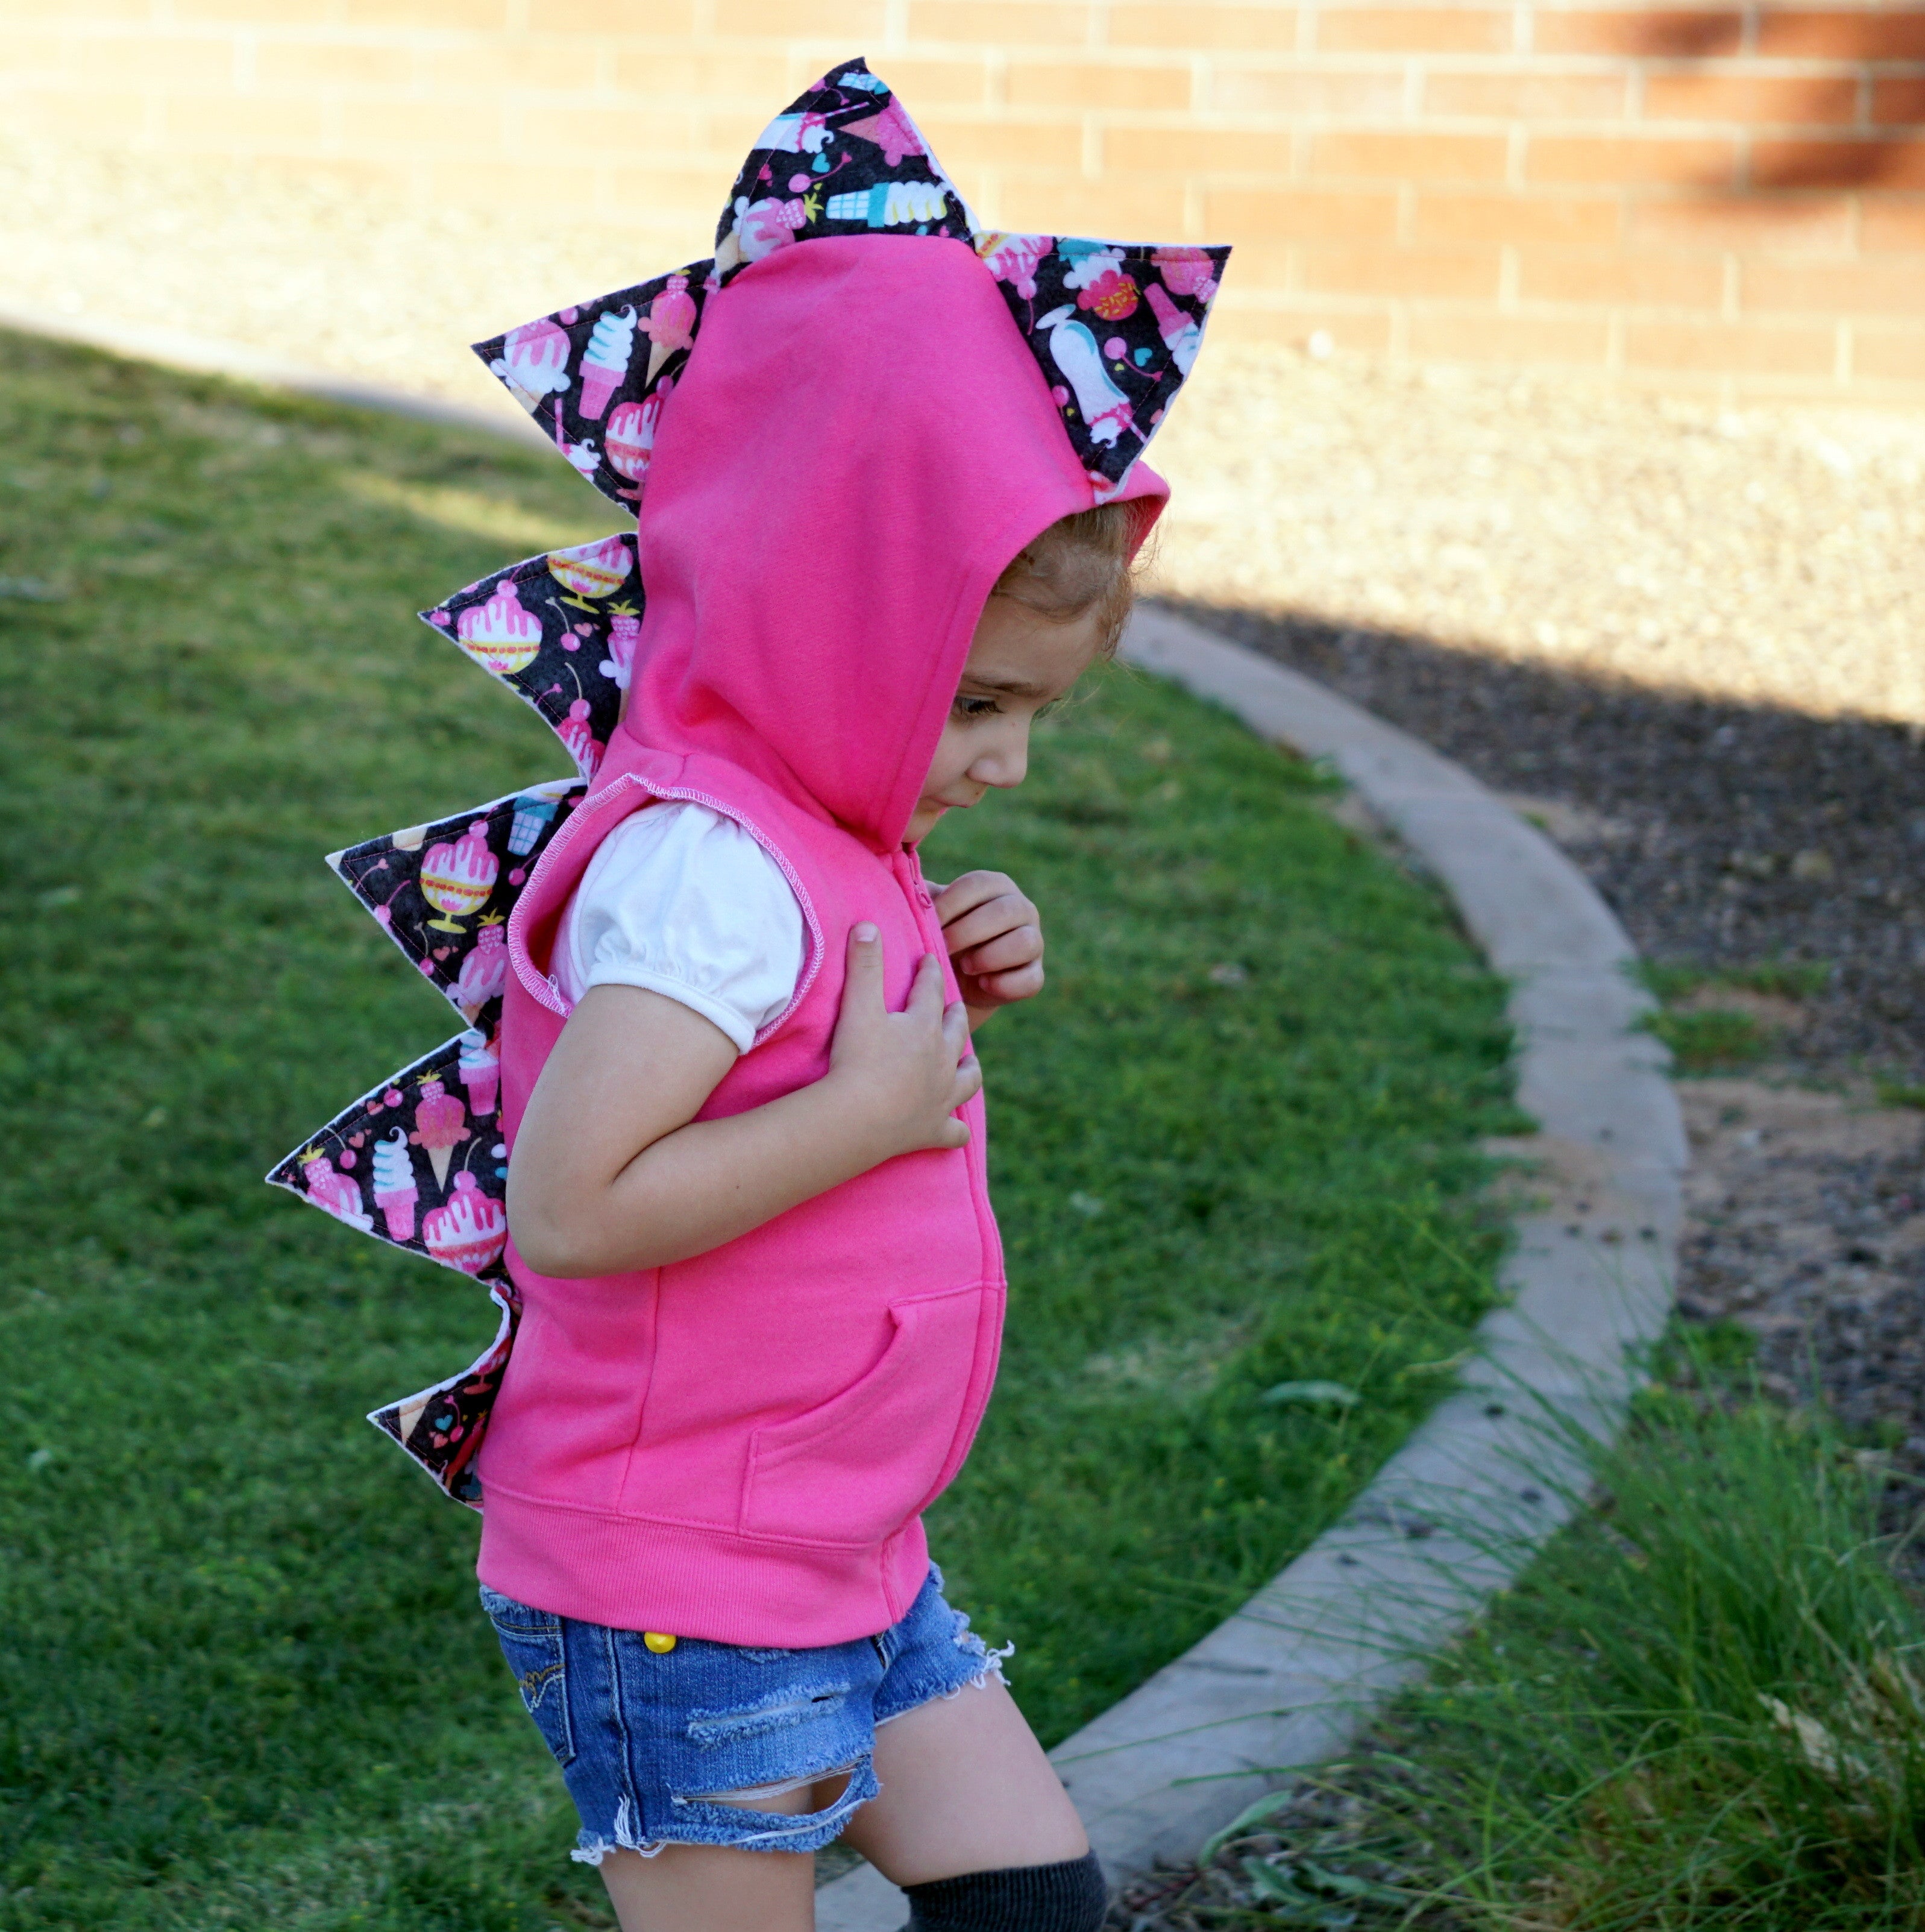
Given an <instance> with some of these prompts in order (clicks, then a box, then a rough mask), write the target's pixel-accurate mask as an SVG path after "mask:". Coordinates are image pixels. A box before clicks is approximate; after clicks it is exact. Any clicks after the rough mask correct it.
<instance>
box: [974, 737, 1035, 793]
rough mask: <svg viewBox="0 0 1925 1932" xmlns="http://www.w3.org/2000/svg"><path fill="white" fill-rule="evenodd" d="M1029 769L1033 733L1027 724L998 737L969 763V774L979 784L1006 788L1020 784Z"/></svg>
mask: <svg viewBox="0 0 1925 1932" xmlns="http://www.w3.org/2000/svg"><path fill="white" fill-rule="evenodd" d="M1029 769H1030V733H1029V727H1028V726H1027V724H1024V726H1023V727H1021V729H1019V730H1012V731H1010V732H1009V733H1006V734H1005V735H1003V736H1001V737H1000V738H999V739H998V740H997V742H996V743H995V744H994V745H991V747H990V748H989V749H988V751H985V752H984V753H983V754H982V756H981V757H979V758H978V759H977V760H976V763H974V764H973V765H972V766H970V768H969V775H970V777H971V778H974V779H975V780H976V782H977V783H978V784H986V785H995V786H997V787H1002V788H1005V789H1006V788H1007V787H1009V786H1011V785H1019V784H1021V783H1022V781H1023V780H1024V777H1025V776H1026V775H1027V773H1028V771H1029Z"/></svg>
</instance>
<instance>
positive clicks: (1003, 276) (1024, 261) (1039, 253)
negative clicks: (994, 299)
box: [976, 234, 1056, 302]
mask: <svg viewBox="0 0 1925 1932" xmlns="http://www.w3.org/2000/svg"><path fill="white" fill-rule="evenodd" d="M1055 246H1056V237H1055V236H1053V235H995V234H985V235H979V236H977V237H976V253H977V254H979V255H980V256H981V257H982V260H983V265H984V266H985V267H986V268H987V269H988V271H989V272H990V273H991V275H994V277H995V278H996V279H997V281H999V282H1007V283H1008V284H1009V286H1010V287H1012V289H1014V290H1015V292H1016V293H1017V294H1018V295H1019V296H1021V297H1022V298H1023V299H1024V301H1025V302H1034V301H1035V300H1036V269H1037V268H1038V267H1039V265H1040V264H1041V263H1042V262H1043V261H1044V260H1046V259H1047V258H1048V254H1049V252H1050V251H1051V249H1052V248H1054V247H1055Z"/></svg>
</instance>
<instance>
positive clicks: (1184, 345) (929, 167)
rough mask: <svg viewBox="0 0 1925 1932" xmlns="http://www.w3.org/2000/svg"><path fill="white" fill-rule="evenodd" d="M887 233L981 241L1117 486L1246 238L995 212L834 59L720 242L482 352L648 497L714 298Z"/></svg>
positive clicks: (1087, 459) (1014, 310) (635, 498)
mask: <svg viewBox="0 0 1925 1932" xmlns="http://www.w3.org/2000/svg"><path fill="white" fill-rule="evenodd" d="M882 233H891V234H898V235H923V236H931V237H934V238H937V239H949V240H953V241H958V242H963V243H964V244H965V245H967V246H969V247H970V248H974V249H975V251H976V254H978V255H979V257H981V258H982V262H983V263H984V264H985V266H986V267H987V268H988V269H989V271H990V272H991V274H992V275H994V276H995V278H996V279H997V284H998V286H999V287H1000V288H1001V290H1002V291H1003V296H1004V299H1006V301H1007V302H1008V303H1009V313H1010V314H1011V315H1012V317H1014V318H1015V323H1016V326H1017V327H1018V329H1020V330H1021V332H1022V334H1023V337H1024V340H1025V341H1027V343H1028V344H1029V345H1030V350H1031V351H1032V353H1033V354H1034V355H1035V356H1036V361H1037V363H1038V364H1039V366H1040V367H1041V368H1042V372H1043V374H1044V377H1045V379H1046V380H1048V383H1049V385H1050V389H1051V394H1052V395H1054V398H1055V400H1056V404H1057V409H1058V410H1059V411H1060V414H1061V416H1062V420H1063V428H1064V430H1065V431H1066V433H1067V434H1068V435H1069V440H1070V443H1071V444H1072V446H1073V447H1074V449H1075V451H1076V453H1077V455H1078V458H1079V459H1080V460H1081V463H1082V464H1083V466H1084V469H1086V470H1087V472H1089V475H1090V482H1091V484H1092V486H1093V488H1094V490H1095V492H1096V499H1097V500H1099V501H1101V500H1103V499H1107V498H1108V497H1109V496H1113V495H1114V494H1115V493H1116V492H1117V490H1119V489H1120V488H1121V487H1122V485H1123V478H1125V477H1126V475H1128V473H1129V468H1130V466H1131V465H1132V463H1135V460H1136V459H1137V458H1138V457H1139V456H1141V455H1142V454H1143V452H1144V449H1145V448H1146V447H1147V445H1148V443H1149V441H1150V438H1151V437H1152V436H1153V435H1154V434H1156V430H1157V428H1158V427H1159V425H1160V424H1161V423H1162V420H1163V417H1164V414H1165V412H1166V411H1167V410H1168V408H1169V407H1170V404H1171V401H1173V400H1174V398H1175V396H1176V393H1177V390H1178V389H1180V388H1181V387H1182V386H1183V381H1184V379H1185V378H1186V377H1187V376H1188V375H1189V372H1190V367H1191V365H1192V363H1193V362H1195V359H1196V353H1197V349H1198V345H1199V344H1200V343H1201V341H1202V339H1203V331H1204V324H1205V323H1206V322H1207V320H1208V318H1209V314H1210V304H1211V302H1213V300H1214V299H1215V297H1216V291H1217V285H1218V284H1219V282H1220V281H1222V274H1223V267H1224V264H1225V262H1226V261H1228V259H1229V254H1230V251H1229V250H1228V248H1185V247H1168V248H1159V247H1155V246H1153V245H1147V244H1138V243H1129V244H1124V243H1121V242H1093V241H1086V240H1082V239H1078V238H1076V237H1075V236H1053V235H1004V234H999V233H995V232H994V231H993V230H988V229H983V228H982V227H980V226H979V225H978V224H977V223H976V219H975V217H974V216H973V214H971V213H970V209H969V207H968V205H967V203H966V202H964V199H963V198H962V196H961V194H959V193H958V192H957V190H956V188H955V184H954V183H953V182H952V181H950V179H949V176H948V175H946V174H945V173H944V172H943V168H942V165H941V163H940V162H938V161H937V159H936V157H935V156H934V154H932V153H931V151H930V149H929V145H928V142H926V141H925V139H923V137H922V133H921V132H920V130H919V129H918V128H917V127H916V124H915V122H914V121H912V120H911V119H910V118H909V115H908V114H907V113H906V112H905V111H904V108H903V107H902V104H901V102H900V101H898V100H897V99H896V98H895V95H893V94H892V93H891V92H890V91H889V88H888V87H887V86H886V84H885V83H883V82H882V81H881V80H878V79H877V77H876V76H875V75H874V74H871V73H870V71H869V70H868V66H867V65H866V64H865V62H862V61H859V60H852V61H845V62H843V63H841V65H839V66H838V67H835V68H832V69H831V70H830V71H829V74H828V75H827V76H826V77H825V78H824V79H823V80H822V81H820V83H817V85H816V86H814V87H812V88H811V89H809V91H808V92H807V93H806V94H805V95H803V96H802V98H801V99H800V100H799V101H796V102H795V103H794V104H793V106H791V107H790V108H789V109H788V110H787V111H786V112H785V113H781V114H778V115H777V116H776V117H775V119H774V120H773V121H771V122H770V123H769V125H768V126H767V127H766V128H765V129H764V130H763V133H762V135H761V137H760V139H759V140H758V141H757V143H756V145H755V146H754V148H753V149H752V150H751V152H750V154H749V157H748V160H746V161H745V162H744V163H742V172H741V173H740V174H739V175H737V176H736V181H735V187H734V188H733V191H732V192H731V193H730V196H729V202H728V205H727V207H726V208H724V210H723V211H722V217H721V224H720V226H718V228H717V229H716V232H715V255H714V257H713V258H712V260H708V261H706V262H694V263H690V264H689V265H688V266H687V267H685V268H682V269H676V271H674V272H673V274H670V275H661V276H658V277H657V278H655V280H654V281H650V282H644V283H642V284H640V285H639V286H638V287H634V288H631V289H624V290H621V291H620V292H619V293H617V294H615V295H612V296H603V297H602V298H601V299H600V300H599V301H598V302H587V303H584V304H582V305H580V306H579V307H577V308H565V309H562V310H561V311H559V312H557V313H556V314H554V315H552V316H547V317H543V318H542V319H541V320H540V321H538V322H531V323H524V324H523V326H521V327H520V328H519V329H510V330H509V331H508V333H507V334H506V335H501V336H496V337H495V338H493V340H492V341H487V342H482V343H478V344H476V345H475V353H476V354H477V355H478V356H480V357H481V359H482V361H483V362H486V363H487V365H488V366H489V367H490V368H491V369H492V370H493V371H494V373H495V374H496V375H497V376H498V377H500V378H501V380H502V382H503V383H505V384H506V385H507V386H508V389H509V390H510V391H511V392H512V394H513V395H514V397H515V398H516V400H517V401H519V402H520V404H522V406H523V407H524V408H525V409H526V410H529V412H530V413H532V415H533V416H534V417H535V419H536V421H537V422H539V423H540V424H541V425H542V427H543V428H544V429H546V430H547V432H548V434H550V436H552V437H553V438H554V440H555V443H556V447H557V448H558V449H559V450H560V451H561V452H562V455H565V457H566V458H568V460H569V462H570V463H572V464H573V465H574V467H575V468H576V469H577V470H578V471H579V472H580V474H581V475H583V476H584V477H586V478H587V479H588V481H589V482H591V483H592V484H594V485H595V487H596V488H597V489H598V490H601V493H603V495H604V496H607V497H609V498H610V499H612V500H613V501H615V502H621V503H637V502H640V497H641V493H642V490H643V486H644V484H646V479H647V475H648V466H649V456H650V455H651V453H652V451H653V449H654V446H655V430H656V426H657V425H658V423H659V422H660V421H661V412H662V410H663V409H664V407H667V405H668V402H669V398H670V395H671V393H672V392H673V389H674V386H675V381H676V377H677V375H678V374H679V373H680V371H681V369H682V365H683V364H684V363H685V361H686V360H687V359H688V354H689V353H690V351H691V349H692V348H693V347H694V342H695V339H696V337H697V332H698V330H699V329H700V323H701V318H702V313H703V305H704V304H705V303H706V302H709V300H711V299H713V297H714V296H715V295H716V294H717V293H719V292H720V291H721V290H723V289H724V288H726V287H727V285H728V284H729V282H730V280H731V279H732V278H733V277H734V276H735V275H738V274H739V273H740V272H741V271H742V269H744V268H745V267H746V266H748V264H749V263H752V262H758V261H760V260H762V259H763V257H765V256H767V255H769V254H773V253H774V252H775V250H777V249H778V248H788V247H790V246H791V245H793V244H794V243H796V242H807V241H811V240H813V239H816V238H817V237H818V236H830V235H869V234H882Z"/></svg>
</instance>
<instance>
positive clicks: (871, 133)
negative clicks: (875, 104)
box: [842, 100, 928, 168]
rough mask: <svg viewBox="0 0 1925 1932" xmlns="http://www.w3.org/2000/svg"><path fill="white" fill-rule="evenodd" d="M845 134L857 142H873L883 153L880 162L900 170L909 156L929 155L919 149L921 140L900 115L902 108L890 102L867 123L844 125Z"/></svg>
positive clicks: (903, 115)
mask: <svg viewBox="0 0 1925 1932" xmlns="http://www.w3.org/2000/svg"><path fill="white" fill-rule="evenodd" d="M842 131H843V133H845V134H853V135H854V136H856V139H858V140H859V141H873V142H874V143H875V145H877V147H879V148H881V150H882V151H883V160H885V161H886V162H887V163H888V164H889V166H891V167H892V168H895V167H900V166H901V165H902V163H903V162H904V160H906V159H907V157H909V156H910V155H911V154H927V153H928V148H925V147H924V146H923V145H922V136H921V135H920V134H919V133H917V132H916V124H915V122H914V121H912V120H910V118H909V116H908V115H907V114H905V113H904V112H903V111H902V107H901V103H900V102H899V101H895V100H892V101H890V102H889V105H888V106H887V107H885V108H884V109H883V110H882V112H881V113H880V114H871V115H869V117H868V118H867V119H866V120H863V121H844V122H843V124H842Z"/></svg>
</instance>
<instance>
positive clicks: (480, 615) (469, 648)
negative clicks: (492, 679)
mask: <svg viewBox="0 0 1925 1932" xmlns="http://www.w3.org/2000/svg"><path fill="white" fill-rule="evenodd" d="M454 638H455V641H456V643H458V644H459V645H460V646H461V648H462V649H463V650H464V651H466V652H467V653H468V655H469V656H470V657H471V658H473V659H474V660H475V662H476V663H477V664H479V665H480V666H481V668H482V669H483V670H489V671H493V673H494V674H495V675H496V676H497V677H512V676H514V673H516V672H517V671H518V670H526V669H527V668H528V667H529V665H530V664H532V663H533V662H534V661H535V655H536V653H537V652H538V651H539V650H540V649H541V619H540V618H539V617H538V616H535V613H534V612H533V611H532V610H526V609H524V608H523V605H522V601H521V593H520V591H519V590H517V589H516V588H515V583H514V578H513V577H504V578H502V580H501V582H500V583H499V584H497V585H496V587H495V591H494V594H493V595H492V596H491V597H490V598H489V599H488V601H487V602H486V603H485V604H476V605H475V606H474V607H472V609H470V610H463V612H462V613H461V615H460V617H459V618H458V619H456V621H455V625H454Z"/></svg>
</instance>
